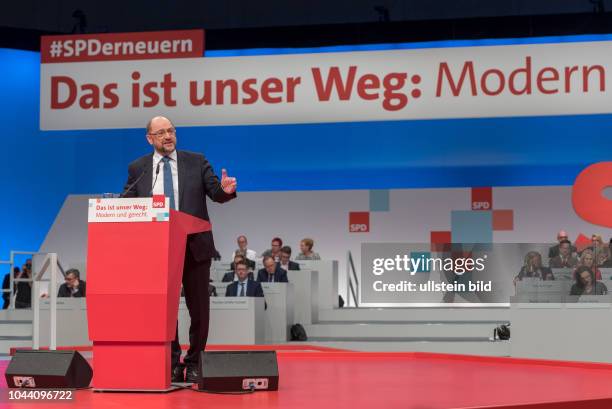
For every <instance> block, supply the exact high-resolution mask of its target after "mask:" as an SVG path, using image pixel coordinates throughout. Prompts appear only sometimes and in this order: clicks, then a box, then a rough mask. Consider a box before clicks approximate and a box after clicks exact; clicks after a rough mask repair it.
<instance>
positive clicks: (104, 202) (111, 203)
mask: <svg viewBox="0 0 612 409" xmlns="http://www.w3.org/2000/svg"><path fill="white" fill-rule="evenodd" d="M168 203H169V201H168V200H167V199H166V198H165V197H164V196H163V195H160V196H158V195H155V196H153V197H138V198H125V199H116V198H112V199H89V211H88V222H89V223H122V222H167V221H168V220H169V219H170V208H169V205H168Z"/></svg>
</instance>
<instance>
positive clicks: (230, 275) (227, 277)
mask: <svg viewBox="0 0 612 409" xmlns="http://www.w3.org/2000/svg"><path fill="white" fill-rule="evenodd" d="M238 262H244V263H246V265H247V268H248V269H249V276H248V278H249V280H254V279H255V278H254V277H253V272H252V271H250V270H251V266H250V264H249V260H247V259H246V258H245V257H244V256H243V255H242V254H236V255H235V256H234V261H232V264H231V266H230V267H231V269H232V271H228V272H227V273H225V274H223V278H221V282H222V283H230V282H232V281H237V280H238V275H237V273H236V272H235V271H236V263H238Z"/></svg>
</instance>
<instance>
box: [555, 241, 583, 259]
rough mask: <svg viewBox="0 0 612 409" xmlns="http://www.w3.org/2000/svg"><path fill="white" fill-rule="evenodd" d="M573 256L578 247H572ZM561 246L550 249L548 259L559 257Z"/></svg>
mask: <svg viewBox="0 0 612 409" xmlns="http://www.w3.org/2000/svg"><path fill="white" fill-rule="evenodd" d="M571 248H572V254H574V253H576V251H577V250H576V247H575V246H574V245H572V246H571ZM559 254H560V253H559V245H558V244H557V245H555V246H552V247H550V248H549V249H548V258H549V259H550V258H555V257H557V256H558V255H559Z"/></svg>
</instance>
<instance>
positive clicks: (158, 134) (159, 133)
mask: <svg viewBox="0 0 612 409" xmlns="http://www.w3.org/2000/svg"><path fill="white" fill-rule="evenodd" d="M166 134H168V135H170V136H174V135H176V128H175V127H172V128H168V129H160V130H159V131H157V132H149V135H151V136H154V137H156V138H163V137H164V135H166Z"/></svg>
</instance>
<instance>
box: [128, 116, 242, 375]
mask: <svg viewBox="0 0 612 409" xmlns="http://www.w3.org/2000/svg"><path fill="white" fill-rule="evenodd" d="M146 136H147V141H148V142H149V144H150V145H151V146H152V147H153V149H154V150H153V153H152V154H148V155H145V156H143V157H141V158H139V159H136V160H135V161H134V162H132V163H130V165H129V167H128V180H127V182H126V187H125V189H124V194H123V196H124V197H149V196H151V195H152V194H156V195H157V194H159V195H165V196H166V197H168V198H169V200H170V207H171V208H173V209H175V210H180V211H181V212H185V213H187V214H190V215H192V216H195V217H199V218H200V219H204V220H208V221H209V220H210V219H209V217H208V209H207V207H206V196H208V197H209V198H210V199H211V200H213V201H215V202H218V203H224V202H227V201H229V200H231V199H233V198H235V197H236V179H235V178H231V177H228V176H227V173H226V172H225V169H223V170H222V172H221V175H222V176H221V181H219V179H218V178H217V176H216V175H215V172H214V171H213V168H212V166H211V164H210V163H209V162H208V160H207V159H206V158H205V157H204V155H202V154H199V153H193V152H188V151H177V150H176V129H175V128H174V125H173V124H172V122H171V121H170V120H169V119H168V118H165V117H162V116H158V117H155V118H153V119H151V120H150V121H149V123H148V124H147V135H146ZM215 254H217V250H216V249H215V244H214V241H213V235H212V232H210V231H208V232H204V233H197V234H192V235H190V236H189V238H188V240H187V248H186V251H185V263H184V266H183V288H184V291H185V302H186V304H187V309H188V310H189V316H190V317H191V326H190V327H189V350H188V351H187V355H185V358H184V364H185V365H186V366H187V371H186V373H187V374H186V379H187V381H188V382H197V380H198V376H199V374H198V371H199V358H200V351H202V350H203V349H204V347H205V345H206V340H207V339H208V318H209V308H210V305H209V294H208V283H209V279H210V264H211V259H212V258H213V257H214V255H215ZM180 356H181V347H180V344H179V342H178V324H177V331H176V338H175V340H174V341H173V343H172V356H171V365H172V381H173V382H183V381H184V380H185V376H184V373H183V372H184V370H185V367H184V365H181V363H180Z"/></svg>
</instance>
